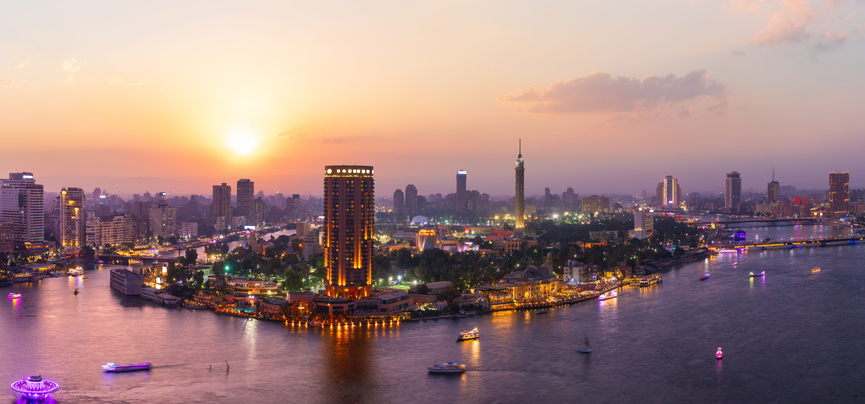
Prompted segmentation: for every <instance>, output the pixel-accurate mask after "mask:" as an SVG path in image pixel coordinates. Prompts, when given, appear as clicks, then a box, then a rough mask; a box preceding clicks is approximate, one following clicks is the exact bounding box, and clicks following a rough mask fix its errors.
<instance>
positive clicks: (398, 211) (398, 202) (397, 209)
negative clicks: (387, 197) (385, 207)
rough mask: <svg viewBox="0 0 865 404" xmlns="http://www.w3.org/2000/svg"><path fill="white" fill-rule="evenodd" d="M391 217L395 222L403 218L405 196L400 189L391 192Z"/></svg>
mask: <svg viewBox="0 0 865 404" xmlns="http://www.w3.org/2000/svg"><path fill="white" fill-rule="evenodd" d="M393 217H394V218H395V219H397V220H403V218H404V217H405V196H404V195H403V193H402V190H401V189H397V190H396V191H393Z"/></svg>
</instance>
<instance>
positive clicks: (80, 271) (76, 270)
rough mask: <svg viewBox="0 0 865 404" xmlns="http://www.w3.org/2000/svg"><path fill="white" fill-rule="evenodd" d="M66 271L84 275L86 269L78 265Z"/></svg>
mask: <svg viewBox="0 0 865 404" xmlns="http://www.w3.org/2000/svg"><path fill="white" fill-rule="evenodd" d="M66 273H67V274H69V275H72V276H78V275H84V270H83V269H81V267H76V268H70V269H69V270H68V271H66Z"/></svg>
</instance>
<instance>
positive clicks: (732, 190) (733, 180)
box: [724, 171, 742, 212]
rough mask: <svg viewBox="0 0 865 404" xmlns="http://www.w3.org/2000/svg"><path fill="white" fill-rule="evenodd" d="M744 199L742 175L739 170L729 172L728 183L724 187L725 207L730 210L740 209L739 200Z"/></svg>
mask: <svg viewBox="0 0 865 404" xmlns="http://www.w3.org/2000/svg"><path fill="white" fill-rule="evenodd" d="M741 199H742V177H740V176H739V172H737V171H731V172H729V173H727V184H726V187H725V188H724V207H725V208H727V209H728V210H730V212H736V211H738V210H739V202H740V201H741Z"/></svg>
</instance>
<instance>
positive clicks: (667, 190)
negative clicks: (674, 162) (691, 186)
mask: <svg viewBox="0 0 865 404" xmlns="http://www.w3.org/2000/svg"><path fill="white" fill-rule="evenodd" d="M659 188H660V189H661V198H662V199H661V201H660V205H661V206H668V207H674V208H675V207H678V206H679V203H680V202H682V188H680V187H679V179H678V178H673V176H672V175H668V176H666V177H664V181H662V182H661V184H660V185H659Z"/></svg>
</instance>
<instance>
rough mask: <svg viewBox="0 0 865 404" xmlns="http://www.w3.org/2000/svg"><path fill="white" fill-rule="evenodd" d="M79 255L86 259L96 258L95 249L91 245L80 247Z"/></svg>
mask: <svg viewBox="0 0 865 404" xmlns="http://www.w3.org/2000/svg"><path fill="white" fill-rule="evenodd" d="M81 256H82V257H83V258H84V259H85V260H87V261H93V260H95V259H96V250H94V249H93V247H90V246H86V247H84V248H82V249H81Z"/></svg>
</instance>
